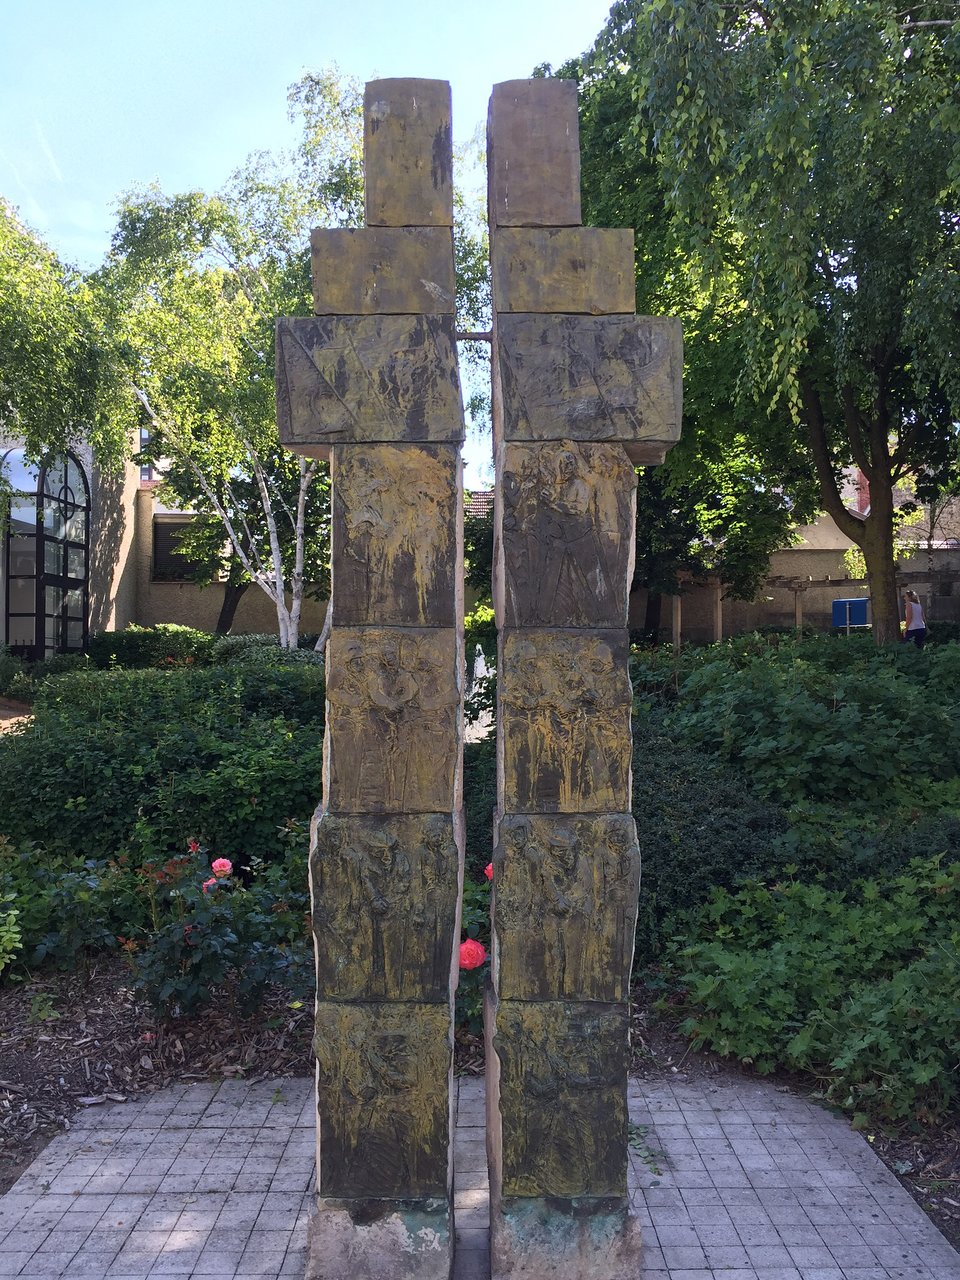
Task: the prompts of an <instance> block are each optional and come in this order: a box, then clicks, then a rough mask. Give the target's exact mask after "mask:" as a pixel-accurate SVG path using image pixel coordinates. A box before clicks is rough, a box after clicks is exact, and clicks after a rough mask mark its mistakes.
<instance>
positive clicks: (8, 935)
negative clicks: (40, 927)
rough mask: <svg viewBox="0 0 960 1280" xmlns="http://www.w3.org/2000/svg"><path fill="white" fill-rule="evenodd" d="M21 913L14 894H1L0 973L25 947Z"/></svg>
mask: <svg viewBox="0 0 960 1280" xmlns="http://www.w3.org/2000/svg"><path fill="white" fill-rule="evenodd" d="M19 915H20V913H19V911H18V910H17V907H16V896H15V895H14V894H13V893H3V892H0V973H3V971H4V969H6V968H7V967H8V966H9V964H10V962H11V960H13V958H14V956H15V955H16V954H17V952H18V951H19V950H20V948H21V947H22V945H23V935H22V934H21V932H20V925H19V923H18V920H19Z"/></svg>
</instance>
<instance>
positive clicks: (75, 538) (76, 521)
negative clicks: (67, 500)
mask: <svg viewBox="0 0 960 1280" xmlns="http://www.w3.org/2000/svg"><path fill="white" fill-rule="evenodd" d="M86 536H87V517H86V513H85V512H84V511H83V509H82V508H81V507H77V508H76V510H74V511H70V512H69V513H68V515H67V538H68V539H69V540H70V541H71V542H83V541H84V540H85V538H86Z"/></svg>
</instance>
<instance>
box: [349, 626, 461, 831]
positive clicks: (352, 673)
mask: <svg viewBox="0 0 960 1280" xmlns="http://www.w3.org/2000/svg"><path fill="white" fill-rule="evenodd" d="M328 655H329V657H328V661H329V668H328V669H329V673H330V674H329V676H328V680H327V703H328V712H327V742H326V746H327V751H328V756H329V759H328V766H329V790H328V792H327V794H326V796H325V806H326V808H327V809H328V810H329V811H330V812H332V813H336V814H346V813H370V814H374V813H449V812H450V811H452V810H453V809H454V808H455V807H456V804H457V803H458V800H457V796H456V783H457V773H458V771H457V761H458V758H459V734H458V730H459V719H460V690H459V688H458V683H457V670H458V665H457V638H456V633H455V632H454V631H453V630H447V629H446V628H443V629H440V628H436V629H433V630H414V629H406V630H399V629H398V630H390V629H388V628H380V627H377V628H374V627H365V628H356V629H355V628H350V627H343V628H335V629H334V631H333V633H332V635H331V637H330V646H329V649H328Z"/></svg>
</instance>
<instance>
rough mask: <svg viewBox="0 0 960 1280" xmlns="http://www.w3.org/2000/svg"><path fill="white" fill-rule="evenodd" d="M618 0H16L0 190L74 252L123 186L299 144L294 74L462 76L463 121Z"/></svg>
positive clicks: (459, 109)
mask: <svg viewBox="0 0 960 1280" xmlns="http://www.w3.org/2000/svg"><path fill="white" fill-rule="evenodd" d="M609 6H610V0H484V3H482V4H479V5H476V6H469V5H464V4H455V3H450V2H448V3H438V2H437V0H337V2H336V3H333V2H331V0H309V2H308V0H267V2H266V3H264V2H263V0H257V3H253V2H252V0H153V2H152V3H151V0H20V2H19V3H14V0H8V3H7V4H6V5H4V6H3V7H4V13H3V24H2V27H3V35H2V40H0V194H2V195H4V196H5V197H6V198H7V199H8V200H10V201H11V202H12V203H13V204H14V205H16V206H17V207H18V209H19V210H20V213H21V216H22V217H23V219H24V220H25V221H26V222H27V223H28V224H29V225H30V226H32V227H33V228H34V229H35V230H36V231H38V232H39V233H40V234H41V235H42V236H43V238H44V239H45V240H47V241H48V243H49V244H50V245H51V247H52V248H53V249H54V250H55V251H56V252H57V253H58V254H60V256H61V257H63V258H65V259H66V260H68V261H70V262H74V263H76V264H77V265H79V266H82V267H91V266H94V265H96V264H97V263H98V262H99V261H100V259H101V258H102V256H103V254H104V253H105V252H106V250H107V247H108V244H109V237H110V231H111V227H112V223H113V214H112V209H113V205H114V202H115V200H116V198H117V196H118V195H119V194H120V193H121V192H122V191H124V190H127V189H129V188H131V187H134V186H141V185H143V184H145V183H148V182H151V181H154V180H156V181H158V182H159V183H160V185H161V187H162V188H163V189H164V190H166V191H171V192H172V191H178V190H185V189H189V188H193V187H199V188H203V189H205V190H215V189H216V188H217V187H219V186H220V185H221V184H222V183H223V182H224V180H225V179H226V178H227V176H228V175H229V173H230V172H231V171H232V170H233V169H234V168H235V167H236V166H237V165H238V164H240V162H241V161H242V160H243V159H244V158H245V157H246V155H247V154H248V153H249V152H251V151H254V150H259V149H264V148H266V149H273V148H277V147H283V146H287V145H290V144H291V143H292V142H293V140H294V134H293V128H292V126H291V125H289V124H288V122H287V118H286V90H287V86H288V85H289V84H291V83H292V82H293V81H294V80H296V79H297V78H298V77H299V76H300V75H301V74H302V73H303V72H304V71H305V70H318V69H320V68H322V67H326V66H329V65H330V64H331V63H334V62H335V63H337V65H338V66H339V67H340V69H341V71H343V72H345V73H347V74H349V75H355V76H357V77H359V78H360V79H361V80H369V79H373V78H374V77H376V76H427V77H435V78H438V79H443V80H449V81H450V82H451V84H452V86H453V111H454V135H455V137H456V138H457V139H458V140H465V139H466V138H468V137H469V136H470V135H471V134H472V133H473V132H474V129H475V128H476V126H477V125H478V124H479V123H480V122H481V121H482V120H483V119H484V117H485V115H486V102H487V98H488V96H489V93H490V87H491V85H492V84H494V83H495V82H496V81H500V80H510V79H514V78H519V77H522V76H527V75H529V74H530V72H531V71H532V69H533V67H534V66H536V65H537V64H538V63H541V62H551V63H553V64H554V65H557V64H559V63H561V62H563V61H564V60H565V59H566V58H568V57H571V56H573V55H575V54H578V53H581V52H582V51H583V50H584V49H585V48H587V47H589V45H590V44H591V43H592V42H593V38H594V37H595V35H596V34H597V32H598V31H599V30H600V28H601V26H602V25H603V23H604V21H605V19H606V16H607V13H608V11H609Z"/></svg>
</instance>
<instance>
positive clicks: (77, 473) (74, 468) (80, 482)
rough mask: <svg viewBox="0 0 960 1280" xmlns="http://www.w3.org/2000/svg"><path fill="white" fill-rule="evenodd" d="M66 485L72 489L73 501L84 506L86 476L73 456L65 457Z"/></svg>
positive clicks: (85, 499)
mask: <svg viewBox="0 0 960 1280" xmlns="http://www.w3.org/2000/svg"><path fill="white" fill-rule="evenodd" d="M67 487H68V488H70V489H72V490H73V493H74V499H73V500H74V502H79V503H80V504H81V506H86V502H87V478H86V476H85V475H84V474H83V468H82V467H81V466H80V464H79V463H78V462H76V461H75V460H74V459H73V458H68V459H67Z"/></svg>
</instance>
